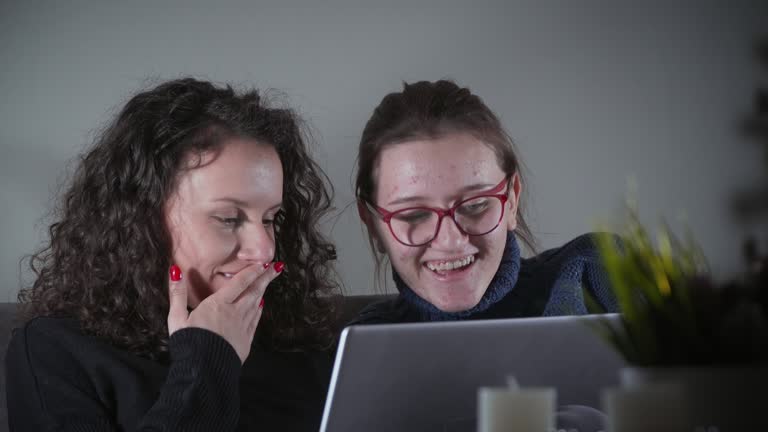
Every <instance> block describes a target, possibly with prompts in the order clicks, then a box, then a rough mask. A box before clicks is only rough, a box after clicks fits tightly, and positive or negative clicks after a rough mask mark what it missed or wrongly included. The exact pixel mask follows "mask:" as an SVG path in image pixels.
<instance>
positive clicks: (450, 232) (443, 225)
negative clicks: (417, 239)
mask: <svg viewBox="0 0 768 432" xmlns="http://www.w3.org/2000/svg"><path fill="white" fill-rule="evenodd" d="M467 238H468V236H467V235H466V234H464V233H463V232H461V230H460V229H459V227H458V226H457V225H456V222H455V221H454V220H453V218H451V217H450V216H447V215H446V216H445V217H443V218H442V220H441V221H440V226H439V227H438V230H437V234H436V235H435V238H434V239H432V241H431V242H430V245H431V246H432V247H433V248H435V249H441V250H447V251H450V250H456V249H459V248H460V247H462V246H463V245H464V243H465V242H466V241H467Z"/></svg>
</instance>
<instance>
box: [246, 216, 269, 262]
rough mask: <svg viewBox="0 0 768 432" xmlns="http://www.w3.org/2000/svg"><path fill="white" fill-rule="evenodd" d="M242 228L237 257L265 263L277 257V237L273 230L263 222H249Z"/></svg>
mask: <svg viewBox="0 0 768 432" xmlns="http://www.w3.org/2000/svg"><path fill="white" fill-rule="evenodd" d="M247 225H248V227H247V229H244V230H241V231H240V235H239V239H238V240H239V242H238V243H239V245H238V250H237V258H238V259H240V260H242V261H248V262H254V263H260V264H265V263H268V262H272V260H273V259H274V258H275V238H274V234H273V231H272V230H271V229H269V230H268V229H267V228H265V227H264V225H262V224H247Z"/></svg>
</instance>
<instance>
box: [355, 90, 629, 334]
mask: <svg viewBox="0 0 768 432" xmlns="http://www.w3.org/2000/svg"><path fill="white" fill-rule="evenodd" d="M520 166H521V164H520V160H519V158H518V156H517V154H516V152H515V149H514V146H513V143H512V140H511V138H510V137H509V135H508V134H507V133H506V132H505V131H504V129H503V127H502V126H501V123H500V121H499V119H498V117H497V116H496V115H495V114H494V113H493V112H492V111H491V110H490V109H489V108H488V107H487V106H486V105H485V104H484V103H483V101H482V100H481V99H480V98H479V97H478V96H477V95H474V94H472V93H471V92H470V90H469V89H467V88H462V87H459V86H458V85H456V84H455V83H453V82H450V81H437V82H426V81H422V82H417V83H414V84H405V85H404V88H403V90H402V91H400V92H397V93H391V94H389V95H387V96H386V97H384V99H383V100H382V101H381V103H380V104H379V106H378V107H376V109H375V110H374V113H373V115H372V116H371V118H370V119H369V120H368V123H367V124H366V126H365V129H364V131H363V136H362V139H361V141H360V149H359V158H358V166H357V180H356V196H357V203H358V211H359V214H360V218H361V219H362V221H363V223H364V224H365V226H366V228H367V231H368V235H369V240H370V242H371V246H372V249H373V251H374V256H375V257H376V261H377V263H376V264H377V272H376V273H377V276H378V275H379V274H380V270H381V265H382V263H383V262H384V260H385V259H388V260H389V261H390V262H391V264H392V276H393V279H394V282H395V285H396V287H397V289H398V291H399V295H398V297H397V298H396V299H395V300H393V301H388V302H384V303H379V304H376V305H373V306H371V307H369V308H367V309H366V310H364V311H363V312H362V313H361V314H360V316H358V318H357V319H356V320H355V321H354V323H356V324H375V323H393V322H422V321H441V320H463V319H487V318H510V317H528V316H550V315H573V314H586V313H589V312H590V310H591V307H588V306H599V308H598V309H600V310H604V311H615V310H616V309H617V305H616V300H615V299H614V297H613V296H612V294H611V292H610V289H609V286H608V283H607V278H606V276H605V274H604V272H603V269H602V268H601V265H600V262H599V258H598V255H597V252H596V249H595V246H594V242H593V239H592V237H591V236H590V235H584V236H581V237H578V238H576V239H575V240H572V241H571V242H569V243H568V244H566V245H564V246H562V247H560V248H557V249H553V250H548V251H545V252H543V253H541V254H538V255H535V256H533V257H532V258H526V259H523V258H521V255H520V247H519V243H518V242H522V243H524V244H525V245H526V246H527V247H528V248H529V249H530V250H531V251H535V246H534V239H533V236H532V235H531V232H530V229H529V228H528V225H527V224H526V221H525V219H524V218H523V211H522V210H523V206H522V203H521V192H522V190H523V187H524V181H523V176H522V174H521V172H520ZM377 280H378V278H377ZM590 298H591V299H592V300H594V302H595V303H596V305H595V304H594V303H592V302H591V301H590V300H589V299H590Z"/></svg>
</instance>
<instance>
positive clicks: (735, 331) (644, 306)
mask: <svg viewBox="0 0 768 432" xmlns="http://www.w3.org/2000/svg"><path fill="white" fill-rule="evenodd" d="M619 237H620V239H621V240H620V241H617V238H616V236H614V235H609V234H604V235H600V236H598V241H597V243H598V249H599V251H600V254H601V257H602V260H603V263H604V265H605V268H606V271H607V273H608V276H609V278H610V281H611V285H612V288H613V290H614V293H615V295H616V298H617V300H618V304H619V309H620V311H621V316H620V320H619V323H618V325H616V324H615V323H611V322H610V321H608V320H605V321H601V322H600V324H599V325H598V326H597V329H598V330H599V331H600V332H601V334H602V335H603V336H604V337H605V338H606V340H608V341H609V343H611V344H612V345H613V346H614V347H615V348H616V349H617V350H618V351H619V352H620V353H621V354H622V355H623V357H624V358H625V359H626V361H627V363H628V364H629V365H630V366H629V367H627V368H625V369H624V370H622V372H621V381H622V383H623V384H624V385H626V386H637V385H642V384H647V383H654V382H675V383H677V384H679V385H680V386H681V387H682V389H683V392H684V394H685V400H686V401H687V407H686V408H685V409H687V411H688V413H689V414H690V415H689V423H688V424H689V425H690V426H691V429H690V430H694V428H695V427H702V426H703V427H712V426H715V427H717V428H718V429H717V430H719V431H720V432H724V431H742V430H751V429H745V428H746V427H753V426H755V425H758V424H759V425H761V426H762V427H764V429H759V430H768V415H766V414H763V413H762V409H763V406H764V405H765V400H766V397H765V394H764V388H763V387H764V386H765V385H767V384H768V259H766V258H761V257H759V255H757V254H756V253H755V252H754V248H751V250H752V253H751V254H749V260H750V265H749V271H748V272H747V273H746V274H745V275H744V277H742V278H740V279H738V280H733V281H730V282H727V283H718V282H716V281H715V280H714V279H713V278H712V276H711V275H710V273H709V271H708V266H707V264H706V260H705V258H704V255H703V254H702V252H701V250H700V248H699V247H698V246H697V245H696V243H695V242H694V241H693V238H692V236H690V235H689V236H687V238H686V239H685V240H684V241H683V240H680V239H679V238H677V237H676V236H674V235H673V234H672V233H671V232H670V230H669V229H668V228H666V227H665V228H663V229H661V230H660V232H659V235H658V239H657V241H655V242H654V241H653V240H652V239H651V237H650V236H649V234H648V232H647V230H646V229H645V228H644V227H643V225H642V224H641V223H640V221H639V219H638V217H637V215H636V212H634V211H630V217H629V222H628V223H627V227H626V228H625V229H624V230H623V232H622V233H621V235H620V236H619ZM704 430H708V429H704ZM755 430H757V429H755Z"/></svg>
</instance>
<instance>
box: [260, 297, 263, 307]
mask: <svg viewBox="0 0 768 432" xmlns="http://www.w3.org/2000/svg"><path fill="white" fill-rule="evenodd" d="M263 307H264V298H263V297H262V299H261V300H260V301H259V309H261V308H263Z"/></svg>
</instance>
